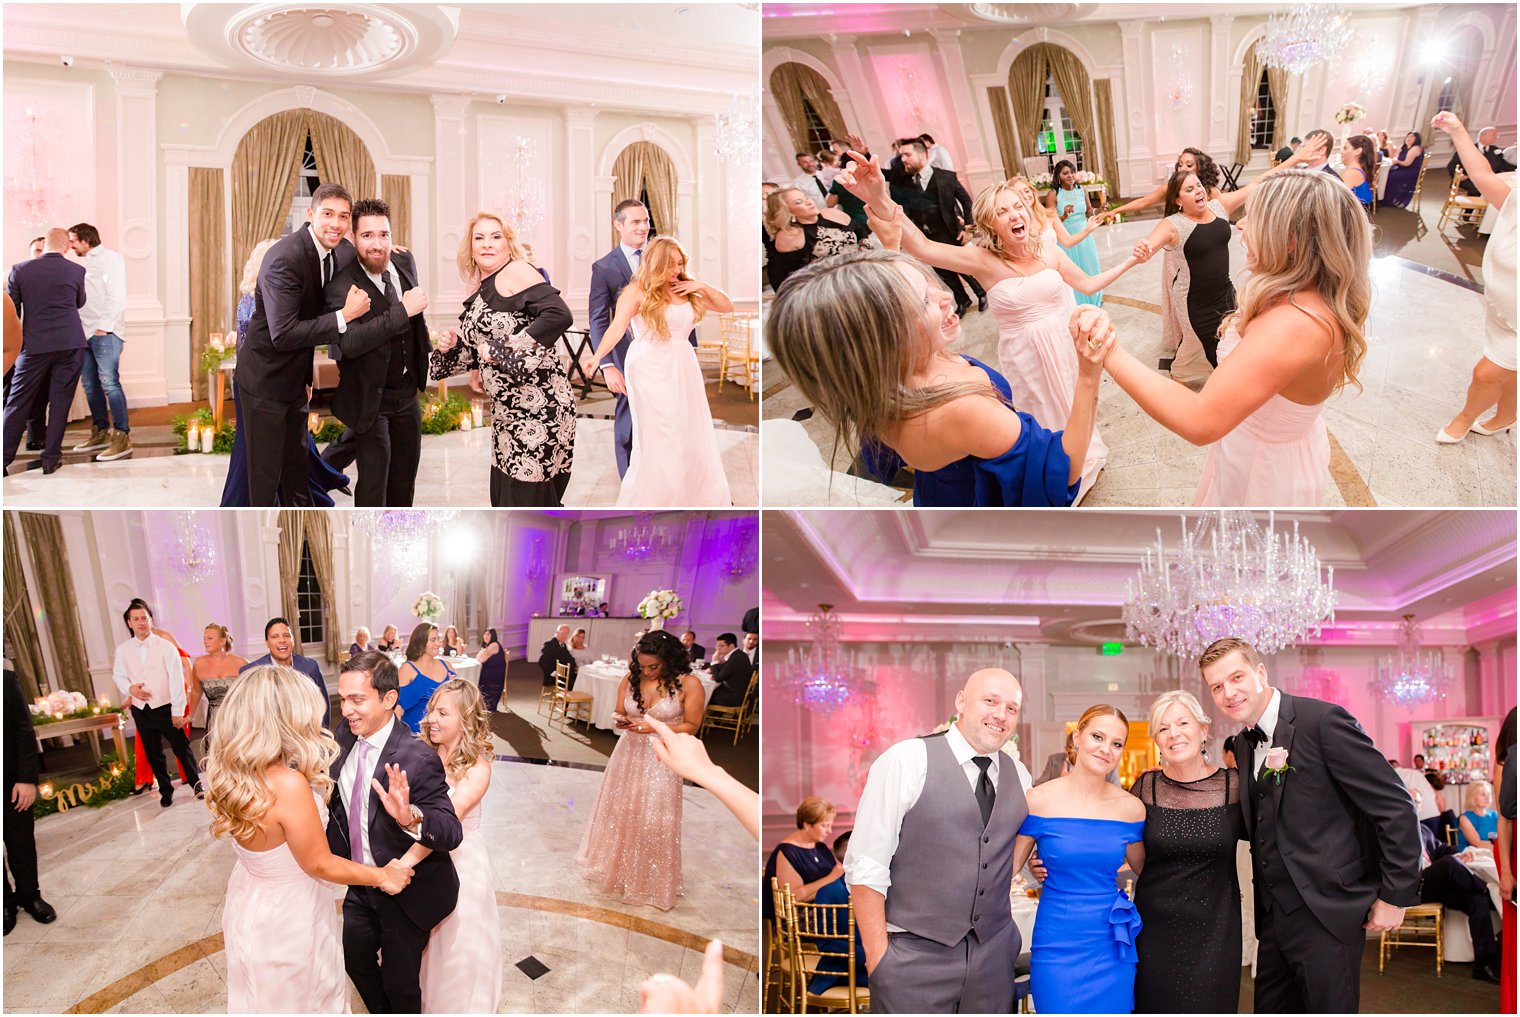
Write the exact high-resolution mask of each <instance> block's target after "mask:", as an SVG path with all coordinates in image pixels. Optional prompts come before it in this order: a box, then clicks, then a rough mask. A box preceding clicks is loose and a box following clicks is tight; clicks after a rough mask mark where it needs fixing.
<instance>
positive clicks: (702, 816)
mask: <svg viewBox="0 0 1520 1017" xmlns="http://www.w3.org/2000/svg"><path fill="white" fill-rule="evenodd" d="M600 781H601V772H600V768H596V767H582V766H567V765H535V764H530V763H515V762H504V761H500V760H499V761H498V762H497V763H496V764H495V766H494V769H493V775H492V786H491V790H490V792H489V793H488V795H487V797H486V799H485V802H484V804H483V808H484V813H483V815H482V829H483V832H484V834H485V836H486V838H487V840H488V842H489V843H490V844H491V845H492V849H491V852H492V860H493V863H494V865H495V868H496V890H497V894H496V898H497V912H498V914H499V916H500V919H501V933H502V936H501V940H502V969H503V977H502V997H501V1009H500V1012H502V1013H532V1012H538V1013H593V1012H612V1013H619V1012H621V1013H632V1012H636V1011H637V1009H638V986H639V983H640V982H642V981H643V980H644V979H645V978H647V977H649V976H650V975H652V974H655V973H657V972H662V971H663V972H667V973H671V974H677V975H680V976H681V977H683V978H685V979H687V981H689V982H694V981H695V980H696V978H697V975H698V972H699V970H700V967H701V960H702V949H703V948H704V947H705V945H706V943H707V941H708V940H709V939H710V938H712V937H714V936H716V937H719V938H721V939H722V940H723V942H724V945H725V947H726V948H727V960H728V964H727V965H726V969H725V973H724V974H725V978H724V1011H725V1012H747V1013H755V1012H756V1011H757V1010H758V993H757V985H756V971H757V961H756V955H757V953H758V948H759V936H758V930H757V921H756V918H755V913H756V898H755V878H754V876H755V871H756V868H757V866H758V864H759V862H758V855H757V853H756V847H755V842H754V841H753V840H752V839H751V838H750V837H749V835H748V834H747V833H745V831H744V829H743V828H742V827H741V826H740V825H739V823H738V821H736V820H735V819H734V818H733V817H732V816H731V815H730V814H729V813H728V810H727V809H725V808H724V807H723V806H722V805H721V804H719V803H718V801H717V800H716V799H714V798H713V797H712V796H711V795H710V794H708V793H707V792H706V791H703V790H702V789H700V788H695V787H690V786H688V787H687V788H686V791H685V796H686V797H685V802H684V806H683V814H684V817H683V818H684V822H683V831H682V853H683V869H684V871H685V879H686V895H685V896H684V897H682V898H681V899H680V900H679V901H678V902H677V904H676V906H675V908H674V909H673V910H671V911H669V912H661V911H657V910H655V909H654V908H649V907H634V906H631V905H625V904H623V903H622V902H621V901H619V900H617V899H614V898H609V897H605V896H603V895H601V894H598V893H596V892H594V891H593V890H591V889H590V888H589V887H588V886H587V885H586V884H585V883H584V882H583V881H582V880H581V878H580V876H579V874H578V873H577V871H576V868H575V863H574V858H575V852H576V849H577V847H578V845H579V843H580V837H581V833H582V831H583V830H584V829H585V826H586V824H587V822H589V820H590V815H591V807H592V803H593V802H594V800H595V797H596V792H597V788H598V786H599V784H600ZM176 791H177V793H176V795H175V804H174V805H173V807H171V808H168V809H161V808H160V807H159V805H158V801H157V799H156V797H155V796H153V795H145V796H143V797H142V798H134V799H128V800H126V801H122V802H114V803H112V804H110V805H107V806H105V807H103V808H100V809H91V808H78V809H72V810H70V811H69V812H67V813H65V814H62V815H58V816H53V817H49V818H46V819H44V820H42V821H41V822H40V823H38V825H37V848H38V855H39V860H40V871H41V883H42V893H43V896H44V897H46V899H47V900H48V901H49V902H50V903H51V904H52V905H53V906H54V907H56V908H57V909H58V920H57V921H56V922H54V923H53V924H51V925H38V924H37V923H36V922H34V921H32V920H31V918H30V917H29V916H27V915H25V914H23V915H22V916H21V919H20V921H19V922H18V923H17V925H16V928H15V931H13V932H12V933H11V934H10V935H9V936H7V937H6V938H5V950H4V973H5V988H4V1008H5V1010H6V1011H7V1012H12V1013H56V1012H59V1011H62V1010H68V1009H70V1008H71V1007H73V1008H76V1012H84V1013H101V1012H108V1011H109V1012H119V1013H150V1012H169V1013H216V1012H225V1011H226V1007H227V987H226V962H225V959H224V956H223V953H222V937H221V913H222V899H223V894H224V892H225V889H226V885H227V877H228V875H229V873H230V872H231V870H232V866H233V849H232V846H231V845H230V844H228V843H226V842H224V841H216V840H213V839H212V838H211V836H210V834H209V832H208V829H207V826H208V823H207V818H208V817H207V812H206V810H205V809H204V808H203V807H201V806H200V804H199V803H198V802H196V800H195V799H194V798H193V797H191V796H190V795H189V794H188V793H187V792H186V791H185V790H183V789H181V788H176ZM340 898H341V894H340V893H339V892H338V891H337V890H334V893H333V900H334V902H336V901H338V900H339V899H340ZM529 957H532V958H536V959H537V961H538V962H539V963H540V964H542V965H544V966H546V967H547V968H548V971H547V972H545V973H543V974H541V975H540V977H538V978H537V979H532V978H529V977H528V975H527V974H525V973H524V972H523V971H522V970H521V969H519V968H518V967H517V966H516V965H517V964H518V963H519V962H521V961H524V960H526V959H528V958H529ZM528 966H529V967H530V968H532V967H534V965H528ZM350 996H351V1001H352V1005H353V1008H354V1010H355V1012H363V1003H362V1002H361V1001H360V1000H359V997H358V994H357V993H355V992H353V991H352V987H350Z"/></svg>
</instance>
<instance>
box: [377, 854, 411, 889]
mask: <svg viewBox="0 0 1520 1017" xmlns="http://www.w3.org/2000/svg"><path fill="white" fill-rule="evenodd" d="M411 881H412V870H411V867H410V866H407V865H404V864H403V863H402V861H401V859H399V858H392V859H391V860H390V863H389V864H387V865H386V866H385V867H384V868H382V869H381V870H380V889H382V890H384V891H385V892H386V893H388V894H390V895H391V896H392V897H394V896H396V894H398V893H400V892H401V891H402V890H405V889H406V888H407V885H408V884H409V883H411Z"/></svg>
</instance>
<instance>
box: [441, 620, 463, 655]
mask: <svg viewBox="0 0 1520 1017" xmlns="http://www.w3.org/2000/svg"><path fill="white" fill-rule="evenodd" d="M443 655H444V656H445V657H465V656H468V655H469V651H468V650H466V649H465V645H464V639H463V638H461V637H460V635H459V628H458V627H457V626H454V625H450V626H449V627H448V628H446V629H444V630H443Z"/></svg>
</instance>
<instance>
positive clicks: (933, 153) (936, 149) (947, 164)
mask: <svg viewBox="0 0 1520 1017" xmlns="http://www.w3.org/2000/svg"><path fill="white" fill-rule="evenodd" d="M918 140H919V141H922V142H923V143H924V144H925V145H926V146H928V149H929V165H930V166H933V167H934V168H935V169H942V170H953V169H955V160H953V159H951V158H950V150H949V149H948V148H946V147H945V146H944V145H939V144H935V141H934V136H933V135H932V134H928V133H924V134H920V135H919V136H918Z"/></svg>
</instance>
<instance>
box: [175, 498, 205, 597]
mask: <svg viewBox="0 0 1520 1017" xmlns="http://www.w3.org/2000/svg"><path fill="white" fill-rule="evenodd" d="M170 563H171V567H172V568H173V571H174V575H175V577H176V578H178V579H179V580H180V582H182V583H186V584H188V585H190V586H194V585H196V584H197V583H203V582H205V581H206V580H207V579H210V578H211V577H212V576H213V575H215V574H216V544H215V542H214V541H213V540H212V539H211V534H210V533H209V532H207V531H206V530H205V529H204V528H202V527H200V526H197V525H195V515H194V513H188V514H186V515H184V516H181V517H180V520H179V532H178V533H177V534H176V535H175V538H174V555H173V557H172V558H170Z"/></svg>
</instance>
